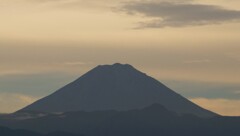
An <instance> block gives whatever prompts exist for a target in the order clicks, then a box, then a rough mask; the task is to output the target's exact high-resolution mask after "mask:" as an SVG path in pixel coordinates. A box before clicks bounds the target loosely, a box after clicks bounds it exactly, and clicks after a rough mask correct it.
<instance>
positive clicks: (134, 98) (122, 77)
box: [20, 63, 216, 117]
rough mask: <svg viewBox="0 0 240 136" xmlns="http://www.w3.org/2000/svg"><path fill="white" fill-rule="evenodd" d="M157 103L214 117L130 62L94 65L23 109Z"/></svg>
mask: <svg viewBox="0 0 240 136" xmlns="http://www.w3.org/2000/svg"><path fill="white" fill-rule="evenodd" d="M154 103H158V104H161V105H163V106H164V107H166V108H167V109H168V110H170V111H173V112H176V113H178V114H193V115H197V116H199V117H213V116H215V115H216V114H215V113H213V112H210V111H208V110H205V109H203V108H201V107H199V106H197V105H196V104H194V103H192V102H190V101H189V100H187V99H185V98H184V97H182V96H181V95H179V94H177V93H175V92H174V91H172V90H171V89H169V88H168V87H166V86H165V85H163V84H162V83H160V82H159V81H157V80H155V79H153V78H152V77H150V76H147V75H146V74H144V73H142V72H140V71H138V70H136V69H135V68H133V67H132V66H131V65H128V64H126V65H123V64H119V63H116V64H114V65H102V66H97V67H96V68H94V69H92V70H91V71H89V72H87V73H86V74H84V75H83V76H82V77H80V78H79V79H77V80H76V81H74V82H72V83H70V84H68V85H66V86H65V87H63V88H61V89H59V90H58V91H56V92H55V93H53V94H51V95H49V96H47V97H45V98H43V99H41V100H39V101H37V102H35V103H33V104H31V105H29V106H27V107H25V108H23V109H22V110H20V112H24V111H38V112H70V111H104V110H118V111H127V110H132V109H141V108H144V107H147V106H149V105H151V104H154Z"/></svg>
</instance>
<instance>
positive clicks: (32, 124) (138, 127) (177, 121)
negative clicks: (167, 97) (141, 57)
mask: <svg viewBox="0 0 240 136" xmlns="http://www.w3.org/2000/svg"><path fill="white" fill-rule="evenodd" d="M31 114H35V115H33V116H32V117H33V118H28V119H23V118H24V117H21V116H26V115H28V116H29V115H31ZM36 115H37V113H36V112H35V113H31V112H29V113H24V114H23V113H15V115H14V116H13V115H9V117H7V116H5V117H4V118H0V124H1V125H5V126H8V127H11V128H15V129H28V130H32V131H36V132H40V133H49V132H54V131H59V130H61V131H65V132H71V133H79V134H83V135H85V136H239V135H240V118H239V117H223V116H215V117H211V118H201V117H198V116H195V115H191V114H185V115H179V114H177V113H175V112H172V111H169V110H168V109H166V108H165V107H164V106H162V105H160V104H153V105H151V106H148V107H146V108H143V109H140V110H129V111H114V110H110V111H93V112H85V111H78V112H67V113H58V114H56V113H55V114H53V113H51V114H45V116H41V117H36ZM13 117H14V118H13ZM0 135H1V133H0Z"/></svg>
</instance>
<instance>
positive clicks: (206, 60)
mask: <svg viewBox="0 0 240 136" xmlns="http://www.w3.org/2000/svg"><path fill="white" fill-rule="evenodd" d="M210 62H211V60H209V59H199V60H186V61H184V62H183V63H185V64H193V63H210Z"/></svg>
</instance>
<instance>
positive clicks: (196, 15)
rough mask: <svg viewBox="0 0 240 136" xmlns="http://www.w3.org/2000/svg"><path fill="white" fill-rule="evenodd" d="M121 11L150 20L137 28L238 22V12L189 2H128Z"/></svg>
mask: <svg viewBox="0 0 240 136" xmlns="http://www.w3.org/2000/svg"><path fill="white" fill-rule="evenodd" d="M122 11H124V12H126V13H128V14H130V15H133V14H141V15H144V16H145V17H149V18H151V19H152V20H151V21H144V22H139V24H140V26H139V28H164V27H186V26H202V25H213V24H222V23H225V22H233V21H236V22H239V21H240V11H238V10H231V9H225V8H223V7H220V6H215V5H204V4H194V3H189V2H188V3H187V2H185V3H179V2H130V3H126V4H125V5H124V6H123V7H122Z"/></svg>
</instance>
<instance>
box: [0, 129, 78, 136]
mask: <svg viewBox="0 0 240 136" xmlns="http://www.w3.org/2000/svg"><path fill="white" fill-rule="evenodd" d="M0 136H82V135H75V134H70V133H66V132H61V131H59V132H52V133H49V134H45V135H44V134H40V133H36V132H33V131H29V130H23V129H18V130H13V129H9V128H6V127H0Z"/></svg>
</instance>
